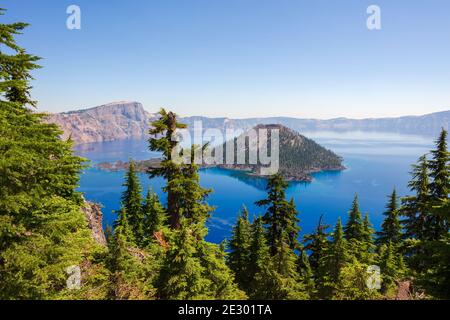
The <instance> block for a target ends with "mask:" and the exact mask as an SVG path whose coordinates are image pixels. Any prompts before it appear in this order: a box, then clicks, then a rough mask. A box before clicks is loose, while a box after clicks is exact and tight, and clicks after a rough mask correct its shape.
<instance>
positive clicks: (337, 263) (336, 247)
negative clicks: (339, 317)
mask: <svg viewBox="0 0 450 320" xmlns="http://www.w3.org/2000/svg"><path fill="white" fill-rule="evenodd" d="M326 259H327V264H326V265H327V267H328V272H329V274H328V277H327V281H326V282H325V289H324V290H323V294H322V297H323V298H331V297H332V296H333V295H334V294H335V293H336V290H337V284H338V281H339V275H340V273H341V270H342V268H343V267H344V266H345V264H346V263H348V261H349V260H350V255H349V252H348V243H347V240H345V238H344V230H343V228H342V223H341V218H340V217H339V218H338V222H337V223H336V226H335V228H334V232H333V235H332V241H331V243H330V246H329V250H328V253H327V258H326Z"/></svg>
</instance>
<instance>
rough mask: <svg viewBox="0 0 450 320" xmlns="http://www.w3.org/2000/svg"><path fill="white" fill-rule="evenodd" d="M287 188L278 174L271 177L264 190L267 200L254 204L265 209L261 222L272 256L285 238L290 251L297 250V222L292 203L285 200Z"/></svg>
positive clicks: (295, 211)
mask: <svg viewBox="0 0 450 320" xmlns="http://www.w3.org/2000/svg"><path fill="white" fill-rule="evenodd" d="M287 186H288V184H287V183H286V182H285V181H284V179H283V177H282V176H281V175H280V174H275V175H273V176H271V177H270V178H269V181H268V184H267V188H266V189H267V198H266V199H263V200H260V201H257V202H256V205H257V206H260V207H267V209H266V213H265V215H264V216H263V220H264V223H265V224H266V225H267V226H268V232H267V241H268V244H269V247H270V251H271V255H272V256H273V255H275V254H277V251H278V247H277V244H279V243H281V241H283V240H282V239H283V237H285V236H287V239H288V241H289V246H290V247H291V248H292V249H295V248H298V241H297V237H298V233H299V230H300V229H299V227H298V222H299V220H298V218H297V210H296V209H295V205H294V203H293V201H291V202H289V201H287V200H286V188H287Z"/></svg>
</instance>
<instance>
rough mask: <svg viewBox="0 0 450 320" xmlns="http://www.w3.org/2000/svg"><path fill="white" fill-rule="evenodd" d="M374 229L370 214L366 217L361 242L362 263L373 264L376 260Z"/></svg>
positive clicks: (360, 255)
mask: <svg viewBox="0 0 450 320" xmlns="http://www.w3.org/2000/svg"><path fill="white" fill-rule="evenodd" d="M374 233H375V231H374V229H373V228H372V224H371V223H370V220H369V214H368V213H366V214H365V215H364V221H363V234H362V241H361V242H360V247H359V248H358V249H359V250H360V254H359V258H360V259H361V261H362V262H365V263H367V264H371V263H372V262H373V260H374V258H375V256H374V254H375V248H376V247H375V244H374V237H373V236H374Z"/></svg>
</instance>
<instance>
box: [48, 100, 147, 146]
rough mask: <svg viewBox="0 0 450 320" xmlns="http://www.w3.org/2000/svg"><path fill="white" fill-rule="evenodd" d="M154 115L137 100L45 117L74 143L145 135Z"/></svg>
mask: <svg viewBox="0 0 450 320" xmlns="http://www.w3.org/2000/svg"><path fill="white" fill-rule="evenodd" d="M153 118H154V115H152V114H150V113H148V112H146V111H145V110H144V108H143V107H142V104H140V103H138V102H114V103H110V104H106V105H102V106H99V107H95V108H90V109H85V110H78V111H71V112H64V113H58V114H51V115H49V117H48V119H47V121H48V122H51V123H56V124H58V125H59V126H60V128H61V129H62V130H63V131H64V134H63V136H62V138H63V139H67V138H68V137H71V138H72V140H74V141H75V143H76V144H80V143H88V142H101V141H114V140H121V139H138V138H142V137H144V136H145V134H146V133H147V131H148V124H149V122H150V121H151V120H152V119H153Z"/></svg>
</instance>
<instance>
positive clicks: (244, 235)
mask: <svg viewBox="0 0 450 320" xmlns="http://www.w3.org/2000/svg"><path fill="white" fill-rule="evenodd" d="M250 229H251V225H250V221H249V220H248V211H247V208H245V207H244V208H243V209H242V213H241V215H240V216H239V217H238V220H237V222H236V225H235V226H234V227H233V231H232V236H231V239H230V241H229V242H228V248H229V250H230V253H229V255H228V265H229V266H230V269H231V270H232V271H233V272H234V274H235V276H236V281H237V283H238V284H239V287H240V288H242V289H243V290H245V291H248V288H249V286H250V282H251V278H250V274H249V272H248V269H249V263H250V261H249V259H250V245H251V241H252V238H251V230H250Z"/></svg>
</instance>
